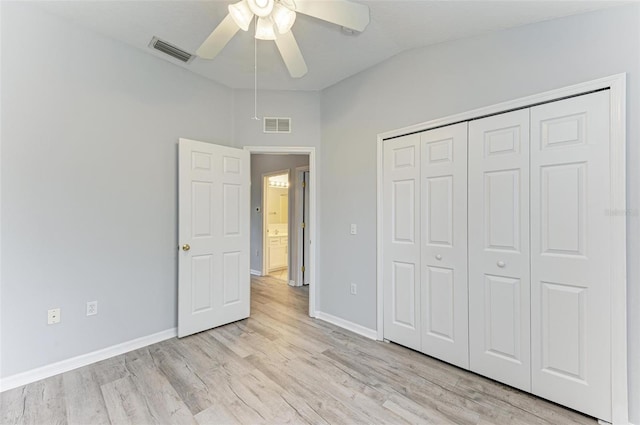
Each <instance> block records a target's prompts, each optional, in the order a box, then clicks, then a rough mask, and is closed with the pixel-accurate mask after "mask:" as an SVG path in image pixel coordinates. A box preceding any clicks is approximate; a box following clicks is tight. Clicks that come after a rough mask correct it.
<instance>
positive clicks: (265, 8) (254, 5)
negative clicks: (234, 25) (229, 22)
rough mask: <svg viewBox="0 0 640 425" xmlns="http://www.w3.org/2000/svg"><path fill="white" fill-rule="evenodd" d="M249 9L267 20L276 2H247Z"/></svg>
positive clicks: (260, 0) (272, 0) (265, 0)
mask: <svg viewBox="0 0 640 425" xmlns="http://www.w3.org/2000/svg"><path fill="white" fill-rule="evenodd" d="M246 1H247V4H248V5H249V9H251V11H252V12H253V13H254V14H255V15H256V16H258V17H259V18H265V17H267V16H269V15H270V14H271V12H272V11H273V3H274V0H246Z"/></svg>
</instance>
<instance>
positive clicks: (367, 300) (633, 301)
mask: <svg viewBox="0 0 640 425" xmlns="http://www.w3.org/2000/svg"><path fill="white" fill-rule="evenodd" d="M639 23H640V6H639V5H631V6H626V7H622V8H613V9H608V10H604V11H600V12H594V13H589V14H584V15H579V16H574V17H568V18H563V19H558V20H553V21H548V22H543V23H540V24H536V25H530V26H526V27H521V28H516V29H512V30H507V31H502V32H497V33H494V34H489V35H485V36H481V37H476V38H471V39H464V40H458V41H454V42H449V43H443V44H439V45H435V46H432V47H427V48H422V49H417V50H412V51H408V52H405V53H403V54H400V55H398V56H396V57H394V58H392V59H390V60H388V61H386V62H384V63H383V64H381V65H379V66H376V67H374V68H373V69H370V70H368V71H365V72H363V73H361V74H358V75H356V76H354V77H352V78H350V79H348V80H346V81H343V82H341V83H339V84H337V85H335V86H333V87H331V88H329V89H326V90H324V91H323V95H322V157H321V167H322V168H321V172H322V176H323V177H322V190H321V192H320V200H321V209H320V228H322V234H323V239H322V245H321V248H320V265H319V268H320V269H321V270H322V287H321V288H322V292H321V297H320V310H322V311H324V312H327V313H330V314H334V315H336V316H338V317H342V318H344V319H347V320H350V321H353V322H356V323H358V324H360V325H363V326H366V327H368V328H372V329H375V328H376V267H375V264H376V252H375V246H376V134H377V133H379V132H383V131H388V130H393V129H396V128H400V127H404V126H407V125H411V124H416V123H419V122H424V121H428V120H431V119H435V118H439V117H445V116H447V115H451V114H455V113H460V112H464V111H468V110H471V109H474V108H478V107H482V106H486V105H491V104H495V103H498V102H502V101H507V100H511V99H515V98H519V97H523V96H526V95H530V94H535V93H539V92H542V91H545V90H550V89H554V88H559V87H563V86H567V85H570V84H575V83H580V82H583V81H588V80H592V79H596V78H599V77H604V76H608V75H612V74H616V73H621V72H627V73H628V80H627V82H628V85H627V96H628V97H627V102H628V103H627V117H628V133H627V135H628V150H627V154H628V204H629V208H630V209H633V210H635V211H637V210H638V208H640V198H639V191H640V162H639V161H638V159H639V155H640V149H639V146H638V137H639V136H640V121H639V120H638V119H637V117H638V114H639V113H640V107H639V106H640V105H639V104H640V84H639V83H640V25H639ZM337 187H340V190H334V188H337ZM639 220H640V218H639V217H638V216H637V214H636V215H633V216H630V217H629V219H628V234H629V238H628V245H629V254H628V259H629V266H628V275H629V285H628V305H629V310H628V312H629V319H628V320H629V359H630V360H631V361H630V366H629V378H630V406H632V407H631V415H632V419H633V421H634V422H635V423H640V362H638V359H640V309H638V307H637V306H638V305H640V262H639V261H638V258H639V256H640V245H639V242H640V241H639V236H640V222H639ZM349 223H357V224H358V228H359V231H358V235H357V236H355V237H353V236H351V235H349ZM349 282H356V283H358V295H357V296H356V297H353V296H350V295H349Z"/></svg>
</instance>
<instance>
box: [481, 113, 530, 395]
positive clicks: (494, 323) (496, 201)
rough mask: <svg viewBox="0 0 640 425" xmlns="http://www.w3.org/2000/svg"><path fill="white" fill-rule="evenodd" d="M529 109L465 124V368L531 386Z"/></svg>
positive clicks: (526, 389)
mask: <svg viewBox="0 0 640 425" xmlns="http://www.w3.org/2000/svg"><path fill="white" fill-rule="evenodd" d="M529 278H530V276H529V110H527V109H525V110H519V111H514V112H509V113H505V114H500V115H496V116H492V117H488V118H484V119H479V120H475V121H471V122H470V123H469V336H470V338H469V352H470V366H471V370H473V371H475V372H478V373H480V374H482V375H485V376H489V377H491V378H492V379H496V380H498V381H501V382H504V383H506V384H509V385H512V386H514V387H517V388H520V389H523V390H525V391H531V363H530V317H529V312H530V291H529V289H530V286H529Z"/></svg>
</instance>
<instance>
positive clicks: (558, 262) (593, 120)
mask: <svg viewBox="0 0 640 425" xmlns="http://www.w3.org/2000/svg"><path fill="white" fill-rule="evenodd" d="M609 205H610V172H609V93H608V92H607V91H601V92H596V93H592V94H588V95H584V96H579V97H575V98H571V99H565V100H562V101H558V102H553V103H548V104H545V105H541V106H536V107H533V108H531V229H532V231H531V288H532V290H531V318H532V322H531V333H532V335H531V337H532V338H531V340H532V355H531V360H532V372H531V373H532V391H533V393H534V394H537V395H539V396H542V397H544V398H548V399H550V400H553V401H555V402H557V403H560V404H563V405H565V406H568V407H572V408H574V409H577V410H579V411H581V412H585V413H587V414H590V415H592V416H595V417H597V418H600V419H605V420H607V421H610V418H611V373H610V371H611V356H610V353H611V341H610V329H611V321H610V316H611V314H610V313H611V308H610V289H609V282H610V267H611V250H610V245H609V235H610V220H611V219H610V217H609V216H608V215H609V213H610V212H608V210H607V208H609Z"/></svg>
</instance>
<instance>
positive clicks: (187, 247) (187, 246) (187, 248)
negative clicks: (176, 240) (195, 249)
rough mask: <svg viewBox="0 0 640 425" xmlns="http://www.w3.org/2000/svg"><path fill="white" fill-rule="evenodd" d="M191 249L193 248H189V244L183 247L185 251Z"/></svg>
mask: <svg viewBox="0 0 640 425" xmlns="http://www.w3.org/2000/svg"><path fill="white" fill-rule="evenodd" d="M190 249H191V247H190V246H189V244H188V243H186V244H184V245H182V250H183V251H189V250H190Z"/></svg>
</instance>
